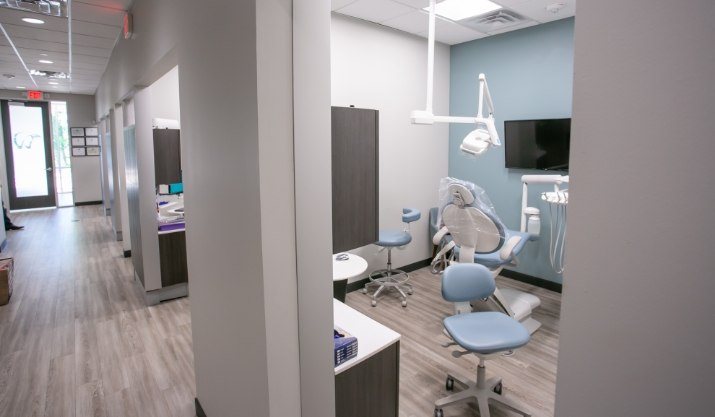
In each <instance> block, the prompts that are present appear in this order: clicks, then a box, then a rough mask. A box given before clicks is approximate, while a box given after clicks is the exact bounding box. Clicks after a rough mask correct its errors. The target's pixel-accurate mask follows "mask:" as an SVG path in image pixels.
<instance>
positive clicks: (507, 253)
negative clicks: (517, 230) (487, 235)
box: [499, 236, 521, 261]
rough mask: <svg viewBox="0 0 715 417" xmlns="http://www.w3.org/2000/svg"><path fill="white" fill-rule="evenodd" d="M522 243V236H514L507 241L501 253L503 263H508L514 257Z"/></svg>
mask: <svg viewBox="0 0 715 417" xmlns="http://www.w3.org/2000/svg"><path fill="white" fill-rule="evenodd" d="M519 242H521V236H512V237H511V238H509V240H507V241H506V243H505V244H504V246H503V247H502V248H501V250H500V251H499V257H500V258H501V260H502V261H506V260H508V259H511V258H512V257H514V255H515V254H514V248H516V245H518V244H519Z"/></svg>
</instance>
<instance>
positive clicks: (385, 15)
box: [340, 0, 414, 23]
mask: <svg viewBox="0 0 715 417" xmlns="http://www.w3.org/2000/svg"><path fill="white" fill-rule="evenodd" d="M412 11H414V9H413V8H412V7H408V6H405V5H403V4H400V3H395V2H393V1H391V0H358V1H356V2H355V3H352V4H350V5H348V6H346V7H343V8H342V9H340V13H342V14H346V15H348V16H353V17H357V18H359V19H363V20H369V21H371V22H376V23H382V22H384V21H386V20H390V19H394V18H396V17H398V16H402V15H405V14H407V13H410V12H412Z"/></svg>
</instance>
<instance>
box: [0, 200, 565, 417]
mask: <svg viewBox="0 0 715 417" xmlns="http://www.w3.org/2000/svg"><path fill="white" fill-rule="evenodd" d="M101 210H102V209H101V206H87V207H76V208H65V209H58V210H48V211H38V212H28V213H22V214H14V215H12V217H13V220H14V221H15V223H17V224H23V225H25V226H26V230H23V231H17V232H9V235H8V242H9V244H8V247H7V248H6V249H5V250H4V251H3V253H2V254H0V256H2V257H5V256H8V255H9V256H13V257H15V268H16V277H15V278H16V281H15V292H14V294H13V296H12V299H11V301H10V304H8V305H6V306H2V307H0V417H6V416H7V417H26V416H38V417H39V416H52V417H56V416H57V417H60V416H77V417H80V416H82V417H84V416H118V417H133V416H142V417H144V416H157V417H164V416H171V417H181V416H194V408H193V399H194V397H195V386H194V371H193V353H192V348H191V326H190V313H189V300H188V298H182V299H179V300H174V301H170V302H165V303H162V304H161V305H158V306H155V307H146V305H145V304H144V300H143V298H142V294H141V290H140V289H139V287H138V286H137V284H136V283H135V282H134V279H133V268H132V265H131V260H130V259H125V258H123V257H122V248H121V244H120V243H118V242H116V241H115V240H114V238H113V233H112V232H111V227H110V225H109V222H108V219H107V218H105V217H103V216H102V214H101ZM499 280H500V281H499V284H500V285H505V286H516V287H519V288H521V289H526V290H528V291H530V292H534V293H535V294H536V295H538V296H539V297H540V298H541V300H542V306H541V307H540V308H539V309H537V310H536V312H535V314H534V316H535V317H536V318H537V319H538V320H539V321H541V322H542V323H544V326H543V327H542V328H541V329H540V330H539V331H538V332H537V333H536V334H535V335H534V336H533V338H532V341H531V342H530V344H529V345H527V346H526V347H524V348H522V349H520V350H519V351H518V352H517V354H516V355H515V356H513V357H508V358H499V359H496V360H492V361H489V362H488V364H487V373H488V375H489V376H491V375H499V376H501V377H502V378H504V386H505V392H506V394H507V395H509V396H511V397H514V398H517V399H519V400H521V401H522V402H524V403H526V404H528V405H529V406H530V409H531V410H532V411H533V413H534V416H535V417H537V416H543V417H546V416H552V415H553V405H554V388H555V380H556V354H557V350H558V317H559V309H560V295H559V294H556V293H553V292H550V291H546V290H543V289H540V288H535V287H531V286H528V285H525V284H521V283H518V282H515V281H512V280H509V279H506V278H504V279H502V278H500V279H499ZM412 283H413V285H414V287H415V294H414V295H412V296H410V298H409V304H408V307H407V308H405V309H403V308H402V307H401V306H400V304H399V301H398V300H397V299H396V298H395V299H393V298H391V297H390V296H389V295H388V296H386V297H383V299H382V300H381V301H380V303H379V304H378V306H377V307H375V308H373V307H370V301H369V298H368V297H367V296H365V295H363V294H361V293H359V292H354V293H351V294H349V295H348V298H347V302H348V304H349V305H351V306H352V307H354V308H356V309H358V310H360V311H362V312H363V313H365V314H367V315H368V316H370V317H373V318H374V319H376V320H377V321H379V322H381V323H383V324H385V325H387V326H389V327H391V328H393V329H394V330H396V331H398V332H399V333H401V334H402V341H401V364H400V365H401V366H400V416H401V417H417V416H431V415H432V412H433V403H434V401H435V400H436V399H437V398H440V397H442V396H445V395H447V394H448V393H447V391H445V389H444V380H445V377H446V373H447V372H448V371H450V372H454V371H457V372H460V373H462V374H463V375H464V376H468V377H470V378H471V377H474V375H475V372H476V365H475V362H474V361H473V360H472V359H471V358H469V357H468V356H465V357H462V358H460V359H455V358H453V357H452V356H451V354H450V353H451V350H450V349H445V348H442V347H441V346H440V343H441V342H442V341H444V336H442V334H441V329H442V327H441V320H442V319H443V318H444V317H446V316H447V315H448V314H451V312H452V306H451V304H449V303H447V302H445V301H443V300H442V297H441V295H440V289H439V277H438V276H435V275H432V274H430V273H429V272H428V271H427V269H422V270H420V271H416V272H414V273H412ZM477 415H478V413H477V411H476V409H475V408H474V407H470V406H456V407H449V408H446V409H445V416H447V417H451V416H470V417H472V416H477ZM508 415H513V414H509V413H507V412H504V411H502V410H500V409H498V408H496V407H492V416H494V417H499V416H508Z"/></svg>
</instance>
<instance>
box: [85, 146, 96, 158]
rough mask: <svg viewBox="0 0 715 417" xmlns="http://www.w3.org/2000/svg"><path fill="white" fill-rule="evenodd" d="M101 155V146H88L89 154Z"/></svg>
mask: <svg viewBox="0 0 715 417" xmlns="http://www.w3.org/2000/svg"><path fill="white" fill-rule="evenodd" d="M97 155H99V146H88V147H87V156H97Z"/></svg>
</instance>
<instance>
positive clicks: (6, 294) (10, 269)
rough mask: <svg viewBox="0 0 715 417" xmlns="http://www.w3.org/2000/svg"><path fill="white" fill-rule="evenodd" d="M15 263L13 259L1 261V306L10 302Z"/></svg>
mask: <svg viewBox="0 0 715 417" xmlns="http://www.w3.org/2000/svg"><path fill="white" fill-rule="evenodd" d="M14 278H15V263H14V261H13V259H12V258H6V259H0V306H4V305H5V304H7V303H9V302H10V296H11V295H12V281H13V279H14Z"/></svg>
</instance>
